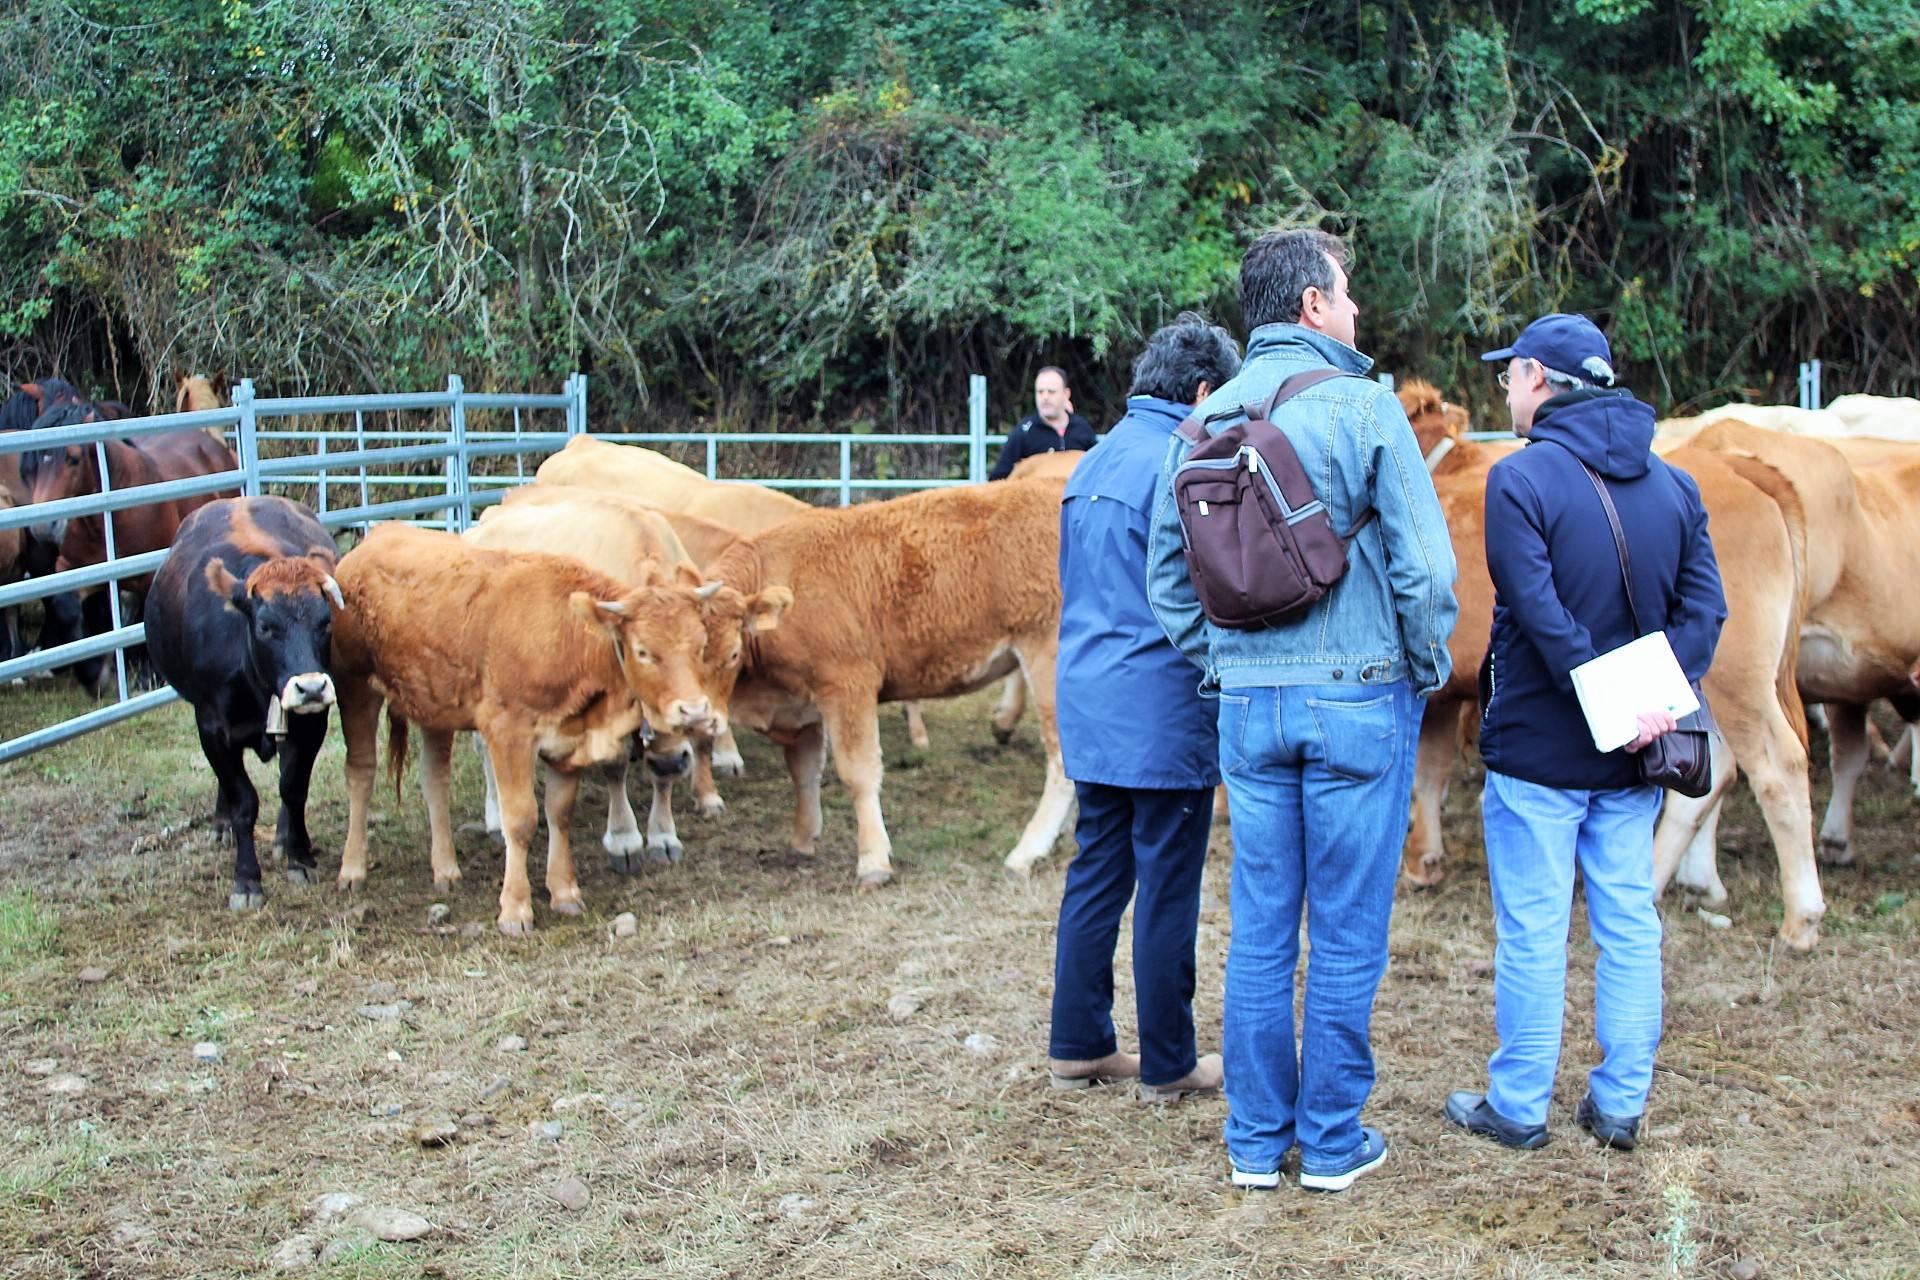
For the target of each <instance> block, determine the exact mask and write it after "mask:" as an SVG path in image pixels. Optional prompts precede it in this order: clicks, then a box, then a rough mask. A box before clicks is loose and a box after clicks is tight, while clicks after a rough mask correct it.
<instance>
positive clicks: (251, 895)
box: [227, 884, 267, 911]
mask: <svg viewBox="0 0 1920 1280" xmlns="http://www.w3.org/2000/svg"><path fill="white" fill-rule="evenodd" d="M266 905H267V895H266V894H265V893H263V892H262V891H261V889H260V886H259V885H257V884H251V885H246V884H241V885H235V886H234V887H233V892H232V893H229V894H228V895H227V910H229V911H257V910H258V909H260V908H261V907H264V906H266Z"/></svg>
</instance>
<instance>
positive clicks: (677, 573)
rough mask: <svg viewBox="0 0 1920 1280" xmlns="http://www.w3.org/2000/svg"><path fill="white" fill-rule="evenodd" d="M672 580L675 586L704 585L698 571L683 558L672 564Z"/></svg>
mask: <svg viewBox="0 0 1920 1280" xmlns="http://www.w3.org/2000/svg"><path fill="white" fill-rule="evenodd" d="M673 580H674V584H675V585H676V586H682V587H702V586H705V585H706V583H705V581H704V580H703V579H702V578H701V577H700V571H699V570H698V569H696V568H694V567H693V566H692V565H691V564H689V563H687V562H686V561H685V560H682V561H681V562H680V563H679V564H677V565H675V566H674V569H673Z"/></svg>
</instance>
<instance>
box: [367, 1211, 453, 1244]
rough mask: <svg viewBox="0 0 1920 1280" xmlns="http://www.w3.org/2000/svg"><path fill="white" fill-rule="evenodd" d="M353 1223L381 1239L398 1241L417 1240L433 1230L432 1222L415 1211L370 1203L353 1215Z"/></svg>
mask: <svg viewBox="0 0 1920 1280" xmlns="http://www.w3.org/2000/svg"><path fill="white" fill-rule="evenodd" d="M353 1225H354V1226H356V1227H363V1228H365V1229H366V1230H368V1231H371V1232H372V1233H373V1234H374V1235H375V1236H376V1237H377V1238H379V1239H381V1240H387V1241H391V1242H393V1243H396V1244H397V1243H400V1242H402V1241H406V1240H418V1239H419V1238H420V1237H421V1236H424V1235H426V1234H427V1233H428V1232H429V1231H431V1230H433V1224H432V1223H431V1222H428V1221H427V1220H426V1219H425V1218H423V1217H421V1216H420V1215H419V1214H417V1213H409V1212H408V1211H407V1210H405V1209H389V1208H387V1207H385V1206H383V1205H372V1206H370V1207H368V1208H365V1209H362V1210H361V1211H360V1212H359V1213H356V1214H354V1215H353Z"/></svg>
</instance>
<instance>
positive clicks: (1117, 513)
mask: <svg viewBox="0 0 1920 1280" xmlns="http://www.w3.org/2000/svg"><path fill="white" fill-rule="evenodd" d="M1239 368H1240V354H1239V349H1238V348H1237V346H1236V345H1235V344H1234V341H1233V339H1232V338H1231V337H1230V336H1228V334H1227V333H1226V331H1225V330H1224V329H1219V328H1215V327H1214V326H1211V325H1209V324H1208V323H1207V322H1206V321H1205V320H1204V319H1202V318H1201V317H1200V316H1197V315H1194V314H1192V313H1183V314H1182V315H1181V316H1180V317H1179V318H1178V319H1177V320H1176V321H1175V322H1174V323H1173V324H1170V325H1168V326H1166V327H1165V328H1163V329H1161V330H1159V331H1158V332H1156V333H1155V334H1154V335H1153V336H1152V337H1151V338H1149V339H1148V341H1147V346H1146V349H1145V350H1144V351H1142V352H1141V353H1140V356H1139V358H1138V359H1137V360H1135V361H1134V366H1133V385H1132V388H1131V390H1130V391H1129V393H1128V397H1127V412H1126V416H1125V417H1123V418H1122V419H1121V420H1120V421H1119V423H1117V424H1116V425H1115V426H1114V428H1113V430H1112V431H1111V432H1109V433H1108V435H1107V437H1106V439H1105V440H1104V441H1103V442H1102V443H1101V446H1100V447H1099V448H1098V449H1096V450H1094V451H1093V452H1091V453H1089V454H1088V455H1087V457H1086V459H1085V460H1084V461H1082V462H1081V463H1080V465H1079V466H1078V467H1077V468H1075V470H1074V472H1073V475H1072V477H1071V478H1070V479H1069V480H1068V482H1067V487H1066V493H1065V497H1064V498H1063V499H1062V504H1061V512H1060V590H1061V606H1060V649H1059V666H1058V673H1057V675H1056V678H1055V700H1056V706H1057V708H1058V716H1059V725H1060V748H1061V753H1062V755H1063V756H1064V757H1065V762H1066V770H1067V776H1068V777H1070V778H1072V779H1073V780H1074V789H1075V791H1076V793H1077V795H1078V798H1079V802H1080V818H1079V822H1078V825H1077V826H1076V827H1075V829H1074V836H1075V839H1076V840H1077V841H1078V842H1079V846H1080V853H1079V856H1078V857H1076V858H1075V859H1074V860H1073V861H1072V863H1070V864H1069V865H1068V867H1067V876H1066V885H1065V888H1064V890H1063V892H1062V895H1061V902H1060V929H1059V938H1058V943H1057V948H1056V954H1055V961H1054V989H1053V1028H1052V1033H1051V1039H1050V1045H1049V1048H1048V1055H1049V1057H1050V1063H1049V1066H1050V1068H1051V1071H1052V1079H1053V1083H1054V1085H1055V1086H1056V1087H1058V1088H1080V1087H1084V1086H1086V1085H1088V1084H1093V1083H1101V1082H1106V1081H1110V1080H1116V1079H1127V1078H1132V1077H1135V1076H1137V1077H1139V1079H1140V1084H1141V1094H1142V1096H1143V1097H1145V1098H1149V1099H1154V1100H1170V1099H1173V1098H1177V1097H1180V1096H1182V1095H1183V1094H1187V1093H1192V1092H1197V1091H1200V1090H1208V1089H1217V1088H1219V1087H1220V1077H1221V1068H1220V1055H1219V1054H1217V1053H1215V1054H1207V1055H1206V1056H1205V1057H1201V1056H1199V1054H1198V1053H1197V1049H1196V1045H1195V1042H1194V1031H1193V991H1194V940H1195V935H1196V934H1197V932H1198V929H1199V916H1200V872H1201V868H1202V866H1203V865H1204V863H1205V861H1206V854H1207V832H1208V827H1209V825H1210V823H1211V821H1212V816H1213V803H1212V801H1213V796H1212V792H1213V788H1214V787H1215V786H1216V785H1217V784H1218V783H1219V781H1220V765H1219V758H1218V747H1217V741H1218V735H1217V732H1216V730H1215V726H1214V704H1213V703H1212V702H1211V701H1208V700H1205V699H1202V698H1201V697H1200V696H1199V695H1198V692H1197V690H1196V687H1195V686H1196V672H1195V671H1194V668H1193V664H1192V663H1190V662H1188V661H1187V659H1186V658H1185V657H1184V656H1182V654H1181V653H1180V651H1179V650H1178V649H1176V648H1174V646H1173V645H1172V644H1171V643H1170V642H1169V641H1168V640H1167V637H1166V635H1165V633H1164V632H1163V631H1162V630H1161V628H1160V623H1159V622H1158V621H1157V620H1156V619H1155V617H1154V614H1153V610H1152V608H1151V607H1150V606H1149V605H1148V603H1147V529H1148V522H1149V518H1150V516H1151V515H1152V512H1153V505H1154V500H1155V498H1156V497H1157V495H1158V492H1159V482H1160V463H1161V460H1162V459H1163V458H1164V457H1165V456H1166V452H1167V443H1168V441H1169V439H1170V438H1171V437H1172V435H1173V431H1174V429H1175V428H1176V427H1178V426H1179V425H1180V423H1181V421H1182V420H1183V419H1185V418H1186V416H1187V415H1188V414H1189V413H1190V412H1191V411H1192V409H1193V407H1194V406H1195V405H1197V404H1199V403H1200V402H1201V401H1202V400H1204V399H1206V397H1207V393H1208V392H1209V391H1211V390H1212V389H1213V388H1214V387H1217V386H1220V385H1221V384H1222V383H1224V382H1226V381H1227V380H1228V379H1230V378H1231V377H1233V375H1234V374H1235V373H1236V372H1238V371H1239ZM1136 894H1137V900H1136V901H1135V903H1134V913H1133V980H1134V990H1135V996H1136V1004H1137V1011H1138V1018H1139V1028H1140V1049H1141V1051H1140V1053H1139V1054H1133V1053H1123V1052H1120V1048H1119V1044H1118V1042H1117V1041H1116V1038H1115V1035H1114V1028H1113V1016H1112V1013H1113V953H1114V946H1115V944H1116V942H1117V941H1118V939H1119V934H1120V917H1121V915H1122V914H1123V913H1124V912H1125V911H1126V908H1127V902H1128V900H1129V899H1130V898H1136Z"/></svg>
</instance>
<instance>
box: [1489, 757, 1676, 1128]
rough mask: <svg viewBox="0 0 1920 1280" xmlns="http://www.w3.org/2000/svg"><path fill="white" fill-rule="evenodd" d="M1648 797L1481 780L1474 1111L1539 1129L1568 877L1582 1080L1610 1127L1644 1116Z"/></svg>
mask: <svg viewBox="0 0 1920 1280" xmlns="http://www.w3.org/2000/svg"><path fill="white" fill-rule="evenodd" d="M1662 797H1663V793H1662V792H1661V791H1660V789H1659V788H1658V787H1627V788H1623V789H1619V790H1612V791H1566V790H1561V789H1560V788H1558V787H1546V786H1541V785H1540V784H1538V783H1534V782H1523V781H1521V780H1520V779H1518V778H1512V777H1508V776H1507V775H1505V774H1501V773H1495V772H1494V771H1493V770H1491V769H1489V770H1487V785H1486V789H1485V790H1484V791H1483V792H1482V793H1481V797H1480V810H1481V815H1482V817H1483V819H1484V821H1485V824H1486V836H1487V875H1488V878H1489V879H1490V880H1491V881H1492V883H1493V910H1494V927H1495V933H1496V936H1497V937H1498V939H1499V943H1498V945H1497V946H1496V947H1495V949H1494V953H1493V1020H1494V1027H1495V1029H1496V1030H1497V1031H1498V1032H1499V1035H1500V1047H1499V1048H1498V1049H1497V1050H1495V1051H1494V1054H1493V1057H1492V1058H1491V1059H1490V1060H1489V1061H1488V1063H1487V1076H1488V1086H1487V1101H1488V1103H1489V1104H1491V1105H1492V1107H1493V1109H1494V1110H1495V1111H1498V1112H1499V1113H1500V1114H1501V1115H1503V1116H1505V1117H1506V1118H1507V1119H1509V1120H1512V1121H1515V1122H1517V1123H1519V1124H1527V1125H1535V1124H1545V1123H1546V1122H1547V1103H1548V1101H1549V1100H1550V1099H1551V1098H1552V1096H1553V1077H1554V1073H1555V1071H1557V1070H1558V1069H1559V1066H1560V1033H1561V1020H1562V1014H1563V1013H1564V1011H1565V1008H1566V990H1567V927H1568V925H1569V923H1570V922H1571V920H1572V917H1573V871H1574V867H1575V866H1576V865H1578V867H1579V868H1580V878H1581V879H1582V881H1584V882H1585V884H1586V888H1587V927H1588V930H1589V932H1591V933H1592V935H1593V941H1594V945H1596V946H1597V947H1599V949H1600V959H1599V962H1598V963H1597V964H1596V965H1595V966H1594V973H1593V1013H1594V1036H1595V1038H1596V1039H1597V1040H1599V1042H1600V1052H1601V1054H1602V1055H1603V1057H1602V1060H1601V1063H1600V1065H1599V1066H1597V1067H1595V1068H1594V1069H1593V1073H1592V1074H1591V1075H1589V1076H1588V1077H1587V1088H1588V1091H1589V1092H1591V1093H1592V1094H1593V1104H1594V1106H1596V1107H1598V1108H1600V1110H1602V1111H1604V1112H1606V1113H1607V1114H1608V1115H1610V1116H1622V1117H1624V1116H1637V1115H1639V1114H1641V1112H1643V1111H1645V1110H1646V1106H1647V1090H1648V1089H1649V1088H1650V1087H1651V1086H1652V1084H1653V1053H1654V1050H1655V1049H1656V1048H1658V1047H1659V1044H1660V997H1661V993H1660V916H1659V913H1658V912H1657V911H1655V910H1654V905H1653V825H1654V822H1655V820H1656V819H1657V818H1658V817H1659V816H1660V802H1661V799H1662Z"/></svg>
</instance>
